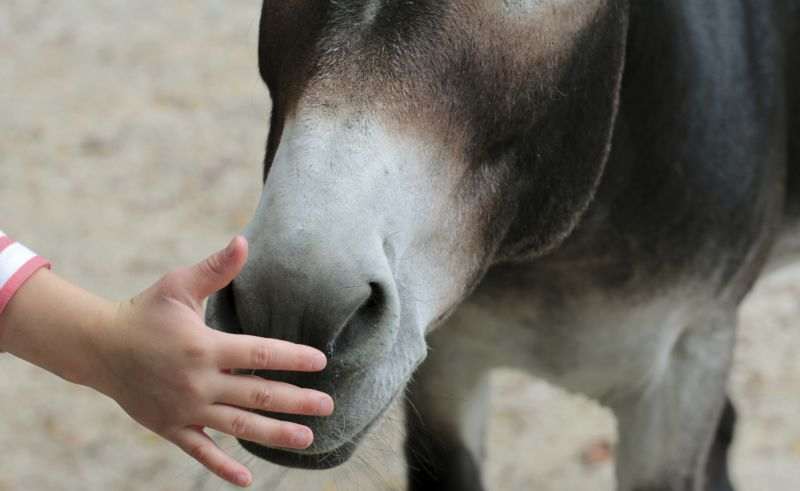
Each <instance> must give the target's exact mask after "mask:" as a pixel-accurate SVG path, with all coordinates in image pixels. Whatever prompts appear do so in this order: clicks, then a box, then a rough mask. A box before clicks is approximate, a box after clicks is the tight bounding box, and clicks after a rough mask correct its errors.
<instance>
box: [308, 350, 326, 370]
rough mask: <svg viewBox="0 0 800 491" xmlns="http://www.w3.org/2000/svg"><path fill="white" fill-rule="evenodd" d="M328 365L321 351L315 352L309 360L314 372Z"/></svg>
mask: <svg viewBox="0 0 800 491" xmlns="http://www.w3.org/2000/svg"><path fill="white" fill-rule="evenodd" d="M327 365H328V359H327V358H326V357H325V355H323V354H322V353H319V352H315V353H314V356H313V359H312V360H311V369H312V370H314V371H315V372H318V371H320V370H323V369H324V368H325V367H326V366H327Z"/></svg>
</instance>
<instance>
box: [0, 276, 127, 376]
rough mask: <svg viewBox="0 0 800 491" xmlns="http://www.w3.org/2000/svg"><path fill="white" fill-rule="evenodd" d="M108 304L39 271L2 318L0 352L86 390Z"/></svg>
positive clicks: (110, 307) (110, 306)
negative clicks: (84, 386)
mask: <svg viewBox="0 0 800 491" xmlns="http://www.w3.org/2000/svg"><path fill="white" fill-rule="evenodd" d="M113 311H114V309H113V304H112V303H111V302H109V301H107V300H105V299H102V298H99V297H96V296H94V295H92V294H91V293H89V292H86V291H85V290H82V289H81V288H78V287H77V286H74V285H72V284H70V283H69V282H67V281H65V280H62V279H61V278H59V277H58V276H57V275H56V274H54V273H52V272H50V271H48V270H46V269H42V270H39V271H38V272H36V273H35V274H34V275H33V276H31V277H30V279H29V280H28V281H27V282H26V283H25V284H24V285H23V286H22V287H21V288H20V289H19V290H18V291H17V293H16V294H15V295H14V297H13V298H12V299H11V301H10V302H9V303H8V306H7V307H6V310H5V312H4V313H3V319H2V320H3V328H4V329H3V332H2V338H0V349H2V350H3V351H7V352H8V353H9V354H12V355H14V356H16V357H18V358H21V359H23V360H25V361H28V362H29V363H32V364H34V365H36V366H39V367H41V368H44V369H45V370H48V371H49V372H52V373H54V374H55V375H58V376H59V377H61V378H63V379H65V380H68V381H70V382H74V383H78V384H82V385H88V384H90V383H92V380H93V378H94V376H95V375H94V372H96V371H98V370H97V369H96V367H97V361H98V354H99V353H100V350H99V349H98V348H99V347H100V346H101V344H102V342H103V336H102V334H103V332H104V330H106V329H107V327H106V326H108V325H109V324H110V322H111V320H112V319H113Z"/></svg>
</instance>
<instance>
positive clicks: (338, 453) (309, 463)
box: [239, 440, 358, 470]
mask: <svg viewBox="0 0 800 491" xmlns="http://www.w3.org/2000/svg"><path fill="white" fill-rule="evenodd" d="M239 443H241V445H242V447H244V448H245V449H246V450H247V451H248V452H250V453H252V454H253V455H255V456H256V457H259V458H262V459H264V460H266V461H269V462H272V463H273V464H276V465H280V466H283V467H292V468H295V469H312V470H324V469H331V468H333V467H336V466H339V465H341V464H344V463H345V462H347V461H348V460H349V459H350V457H352V455H353V452H355V450H356V446H357V445H358V443H357V441H349V442H346V443H345V444H344V445H342V446H341V447H339V448H337V449H336V450H331V451H330V452H325V453H321V454H312V455H306V454H299V453H295V452H292V451H289V450H280V449H276V448H269V447H264V446H262V445H259V444H257V443H253V442H248V441H246V440H239Z"/></svg>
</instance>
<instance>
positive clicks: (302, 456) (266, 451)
mask: <svg viewBox="0 0 800 491" xmlns="http://www.w3.org/2000/svg"><path fill="white" fill-rule="evenodd" d="M404 387H405V384H404V385H403V387H402V388H401V389H400V390H398V391H397V393H396V394H395V395H394V396H393V397H392V398H391V399H389V402H388V403H387V404H386V406H384V408H383V409H382V410H381V411H380V412H379V413H378V414H377V416H375V418H373V419H372V421H370V422H369V423H368V424H367V425H366V426H365V427H364V428H363V429H361V431H359V432H358V433H356V434H355V435H354V436H352V437H350V438H349V439H347V440H344V441H343V443H342V445H341V446H340V447H338V448H335V449H333V450H328V451H325V452H320V453H311V454H310V453H299V452H297V451H292V450H283V449H278V448H270V447H265V446H263V445H259V444H258V443H253V442H249V441H247V440H239V443H240V444H241V445H242V447H244V449H245V450H247V451H248V452H250V453H251V454H253V455H255V456H256V457H259V458H261V459H264V460H266V461H268V462H272V463H273V464H276V465H280V466H283V467H291V468H295V469H310V470H325V469H332V468H334V467H337V466H339V465H342V464H344V463H345V462H347V461H348V460H350V457H352V456H353V453H355V451H356V449H357V448H358V445H359V443H361V440H363V439H364V437H365V436H367V433H369V431H370V430H371V429H372V428H373V427H374V426H375V425H376V424H377V423H378V421H380V420H381V418H383V415H384V414H386V412H387V411H388V410H389V408H391V407H392V404H393V403H394V401H395V400H396V399H397V396H398V394H400V393H402V391H403V390H404ZM282 419H285V418H282ZM301 452H307V451H301Z"/></svg>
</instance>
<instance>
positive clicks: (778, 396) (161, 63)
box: [0, 0, 800, 491]
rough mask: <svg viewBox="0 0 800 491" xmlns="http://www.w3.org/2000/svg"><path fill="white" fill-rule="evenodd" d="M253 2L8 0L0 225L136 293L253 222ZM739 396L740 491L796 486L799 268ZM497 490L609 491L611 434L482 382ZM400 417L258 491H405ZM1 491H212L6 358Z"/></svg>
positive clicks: (266, 480)
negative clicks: (354, 445)
mask: <svg viewBox="0 0 800 491" xmlns="http://www.w3.org/2000/svg"><path fill="white" fill-rule="evenodd" d="M259 9H260V2H259V1H258V0H193V1H188V0H172V1H170V2H162V1H156V0H137V1H136V2H131V1H128V0H73V1H70V2H64V1H55V0H53V1H48V0H0V228H2V229H4V230H5V231H6V232H7V233H9V234H10V235H12V236H14V237H16V238H18V239H19V240H21V241H22V242H24V243H26V244H27V245H29V246H30V247H32V248H34V249H35V250H36V251H38V252H39V253H41V254H42V255H44V256H46V257H48V258H50V259H51V260H52V261H53V263H54V266H55V270H56V271H57V272H58V273H60V274H61V275H63V276H65V277H67V278H68V279H70V280H72V281H74V282H76V283H78V284H80V285H81V286H83V287H85V288H88V289H90V290H92V291H94V292H96V293H100V294H103V295H105V296H107V297H110V298H115V299H123V298H127V297H130V296H132V295H134V294H136V293H137V292H139V291H140V290H142V289H143V288H145V287H147V286H149V285H150V284H151V283H153V282H154V281H156V280H157V279H158V278H159V277H160V276H161V275H162V274H164V273H165V272H167V271H168V270H170V269H172V268H175V267H178V266H182V265H186V264H189V263H193V262H195V261H197V260H199V259H201V258H203V257H204V256H205V255H206V254H208V253H210V252H211V251H213V250H215V249H216V248H218V247H221V246H223V245H224V244H225V243H226V242H227V240H228V239H229V238H230V237H231V235H232V234H234V233H236V232H237V231H239V230H240V229H241V228H242V227H243V226H244V225H245V223H246V222H247V220H248V219H249V217H250V215H251V213H252V212H253V210H254V209H255V206H256V203H257V200H258V195H259V191H260V183H261V161H262V158H263V149H264V141H265V138H266V135H267V118H268V115H269V110H270V103H269V97H268V94H267V91H266V89H265V88H264V87H263V86H262V83H261V81H260V79H259V77H258V71H257V60H256V46H257V36H258V16H259ZM739 337H740V340H739V345H738V350H737V353H736V366H735V370H734V374H733V376H732V379H731V384H730V385H731V389H732V392H733V394H734V399H735V401H736V403H737V406H738V408H739V410H740V414H741V419H740V424H739V427H738V434H737V439H736V445H735V449H734V452H733V474H734V478H735V480H736V482H737V483H738V484H739V489H740V490H744V491H761V490H793V489H800V356H798V355H800V268H798V267H795V268H789V269H786V270H783V271H781V272H779V273H777V274H774V275H772V276H771V277H769V278H767V279H765V280H763V281H762V282H761V283H760V284H759V285H758V286H757V288H756V290H755V292H754V293H753V294H752V295H751V296H750V298H749V300H748V301H747V303H746V304H745V306H744V308H743V310H742V313H741V328H740V334H739ZM493 382H494V385H493V410H492V418H491V422H490V426H489V430H490V431H489V461H488V464H487V483H488V485H489V489H492V490H507V491H511V490H522V489H536V490H540V491H551V490H553V491H555V490H573V491H589V490H591V491H597V490H611V489H613V484H614V479H613V467H612V465H613V463H612V459H613V457H612V449H613V446H614V444H615V436H614V421H613V418H612V417H611V416H610V414H609V413H608V412H607V411H605V410H604V409H602V408H600V407H598V406H597V405H596V404H594V403H593V402H591V401H588V400H586V399H583V398H581V397H577V396H573V395H568V394H565V393H563V392H561V391H559V390H556V389H554V388H551V387H549V386H547V385H546V384H543V383H541V382H537V381H534V380H531V379H529V378H527V377H525V376H524V375H521V374H517V373H512V372H498V373H497V374H496V375H495V376H494V378H493ZM401 428H402V416H401V414H400V413H399V412H398V411H394V412H393V413H392V414H390V415H389V416H388V417H387V420H386V422H385V423H384V424H383V425H382V426H381V428H380V429H379V430H377V431H376V432H375V434H373V435H372V436H371V437H370V438H369V439H368V441H367V442H365V444H364V445H363V446H362V449H361V450H360V451H359V453H358V454H357V456H356V457H355V458H354V459H353V460H352V461H351V463H348V464H346V465H345V466H343V467H341V468H339V469H337V470H334V471H326V472H321V473H320V472H302V471H284V470H281V469H278V468H276V467H274V466H271V465H269V464H266V463H263V462H259V461H257V460H254V459H253V458H252V457H249V456H248V455H247V454H246V453H245V452H244V451H243V450H241V449H239V448H238V446H237V444H236V443H235V442H233V441H230V440H225V439H220V441H221V445H223V447H224V448H227V449H230V450H231V451H232V452H233V453H234V454H235V455H237V456H239V457H241V458H242V459H243V460H244V461H245V462H249V464H250V465H251V467H252V468H253V470H254V471H255V473H256V475H257V482H256V486H255V489H270V490H272V489H276V490H324V491H331V490H361V489H363V490H376V491H383V490H401V489H403V471H402V459H401V456H402V450H401V446H400V438H401ZM0 448H1V449H2V450H0V491H18V490H36V491H38V490H42V491H47V490H109V489H111V490H141V489H148V490H220V489H228V487H227V486H226V485H224V484H223V483H222V482H221V481H219V480H217V479H215V478H213V477H211V476H209V475H208V473H206V472H204V471H203V470H202V469H201V468H200V467H199V465H197V464H194V463H193V462H192V461H191V460H190V459H189V458H188V457H186V456H184V455H183V454H182V453H181V452H180V451H179V450H177V449H176V448H173V447H171V446H170V445H168V444H166V443H165V442H163V441H161V440H159V439H158V438H157V437H155V436H153V435H152V434H150V433H148V432H147V431H146V430H144V429H143V428H141V427H139V426H137V425H136V424H135V423H133V422H132V421H131V420H129V419H128V417H127V416H126V415H125V414H124V413H123V412H122V411H121V410H120V409H119V408H118V407H117V406H116V405H115V403H114V402H113V401H110V400H108V399H105V398H104V397H102V396H100V395H98V394H96V393H93V392H92V391H90V390H87V389H83V388H81V387H77V386H72V385H69V384H67V383H65V382H63V381H61V380H60V379H57V378H56V377H54V376H52V375H49V374H47V373H45V372H43V371H41V370H39V369H37V368H35V367H32V366H30V365H28V364H26V363H24V362H20V361H18V360H15V359H12V358H11V357H10V356H8V355H2V356H0Z"/></svg>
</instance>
